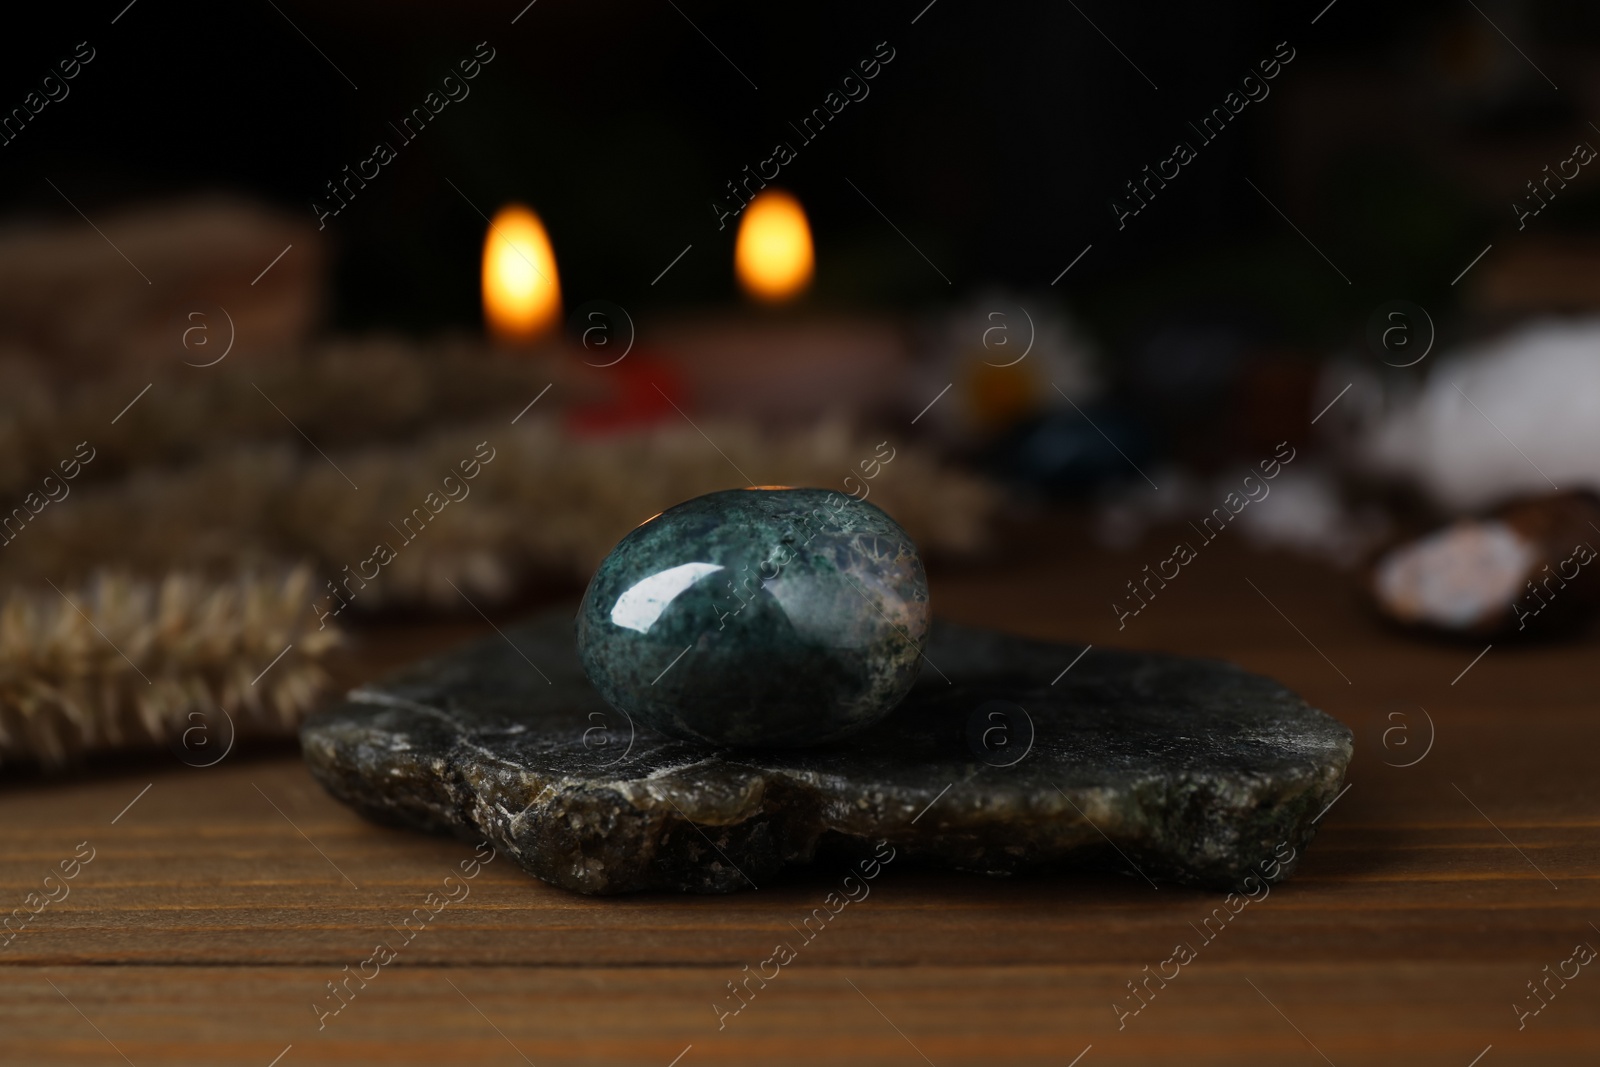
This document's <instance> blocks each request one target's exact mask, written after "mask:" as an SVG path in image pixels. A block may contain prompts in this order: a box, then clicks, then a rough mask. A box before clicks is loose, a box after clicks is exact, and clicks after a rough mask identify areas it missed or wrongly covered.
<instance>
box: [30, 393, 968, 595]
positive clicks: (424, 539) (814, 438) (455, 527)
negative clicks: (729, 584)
mask: <svg viewBox="0 0 1600 1067" xmlns="http://www.w3.org/2000/svg"><path fill="white" fill-rule="evenodd" d="M701 428H702V429H704V430H705V432H706V434H707V435H708V436H709V437H710V438H711V440H713V441H715V442H716V443H717V447H713V446H712V445H710V444H708V443H707V441H706V438H705V437H702V436H701V435H700V433H699V432H698V431H696V430H695V429H694V428H693V427H690V426H688V425H687V424H684V425H682V426H678V425H672V424H667V425H664V426H660V427H657V428H655V429H651V430H648V431H641V432H638V433H633V434H626V435H618V436H613V437H605V438H593V439H584V440H581V441H575V440H574V439H572V438H571V437H570V436H569V435H567V434H566V433H564V432H563V431H562V430H561V428H560V426H559V425H558V423H557V422H556V421H555V420H554V419H551V418H545V419H542V420H541V419H538V418H535V417H534V416H532V415H530V416H529V417H527V418H524V419H522V420H521V421H520V422H519V423H517V425H516V426H514V427H513V426H510V425H508V424H507V423H505V422H496V423H493V424H487V425H478V426H475V427H457V428H452V429H448V430H441V431H438V432H435V433H434V434H432V435H430V436H428V437H426V438H425V439H423V440H422V441H420V442H418V443H416V444H413V445H403V446H402V445H385V446H378V447H369V448H365V449H361V450H359V451H354V452H350V451H346V452H332V451H330V456H331V459H332V463H337V465H338V469H337V470H336V469H335V468H334V466H333V465H332V463H330V462H329V461H328V460H327V459H324V458H323V457H322V456H319V455H317V454H315V453H309V454H308V453H305V452H303V451H301V452H296V451H294V450H292V449H290V448H287V447H272V448H255V449H245V450H236V451H232V452H225V453H221V454H219V455H217V456H214V457H211V458H208V459H206V460H204V461H202V462H200V463H198V464H196V465H194V466H192V467H188V468H183V469H179V470H165V471H154V472H149V473H140V474H135V475H134V476H132V477H130V478H128V479H125V480H124V481H122V482H119V483H117V484H114V485H109V486H90V487H84V488H82V489H80V490H77V491H75V492H74V495H73V496H72V498H71V499H69V500H67V501H64V502H63V503H62V504H60V505H58V506H52V507H50V508H48V509H46V510H45V512H44V513H43V514H41V515H40V516H39V517H38V518H37V519H36V520H34V521H33V522H32V523H30V524H29V525H28V527H27V529H26V530H25V531H24V533H23V535H22V536H20V537H18V538H17V539H16V540H14V541H12V542H11V543H10V544H9V545H6V546H4V547H3V548H0V579H4V578H12V579H14V580H15V579H17V578H22V577H26V576H29V575H32V574H36V573H46V574H53V575H55V574H74V573H78V572H80V571H81V569H84V568H87V567H91V566H96V565H106V564H107V563H110V562H113V561H114V562H115V564H116V565H117V566H119V567H123V568H127V569H131V570H133V571H135V572H137V573H141V574H155V575H159V574H163V573H166V572H167V571H169V570H174V569H180V568H193V567H201V568H204V569H206V570H207V571H208V572H211V573H231V572H232V571H233V570H234V569H236V568H237V567H238V566H240V565H246V566H258V567H259V566H265V565H271V564H275V563H276V564H282V563H284V562H298V561H310V562H312V563H314V564H315V566H316V567H317V568H318V580H317V581H316V582H315V583H314V588H312V589H311V590H310V591H309V595H308V596H307V598H306V601H305V602H304V603H303V604H302V610H304V611H305V612H306V615H305V619H306V620H310V619H312V617H313V616H312V612H311V608H310V602H311V600H313V599H316V598H320V597H322V596H323V594H324V592H325V589H326V584H325V583H326V582H327V581H328V580H330V579H339V578H341V577H342V576H343V575H344V574H345V573H346V572H344V570H343V568H344V567H346V566H349V567H350V568H351V569H352V571H354V570H356V569H357V565H358V564H359V563H360V562H361V561H362V560H365V559H367V558H369V557H370V556H371V555H372V553H373V549H374V547H375V546H376V545H377V544H379V543H386V544H388V545H389V546H391V547H392V548H393V550H394V552H395V558H394V560H393V561H392V562H391V563H389V564H387V565H386V566H384V567H383V569H382V573H381V575H380V576H379V577H378V578H376V579H374V580H372V581H370V582H368V583H367V584H366V585H365V586H364V587H362V588H361V589H360V590H359V592H358V593H357V595H356V598H355V601H354V603H355V605H356V610H358V611H359V610H364V609H371V608H374V607H378V606H380V605H404V606H429V607H443V608H447V609H451V610H460V609H461V608H462V607H463V605H462V603H461V599H460V596H459V595H458V594H457V593H456V591H455V589H454V588H452V586H451V583H452V582H453V583H454V584H455V585H456V586H459V587H460V588H461V589H462V590H463V591H464V592H466V593H468V594H469V595H471V596H473V597H474V599H475V600H476V599H477V598H479V597H482V598H483V599H482V600H480V601H479V603H488V602H494V601H498V600H505V599H508V598H510V597H512V596H514V595H515V594H517V593H518V592H519V591H524V590H526V589H527V588H529V587H530V586H532V585H534V584H537V583H539V582H549V581H551V580H555V581H559V582H561V583H563V584H566V583H570V582H580V583H581V582H584V581H587V579H588V577H589V575H590V574H591V573H592V571H593V569H594V567H595V566H596V565H597V564H598V563H599V561H600V560H601V558H603V557H604V555H605V554H606V552H608V551H609V550H610V548H611V546H612V545H614V544H615V543H616V542H617V540H618V539H620V538H621V537H622V535H623V534H625V533H627V531H628V530H630V529H632V528H633V527H634V526H636V525H638V523H639V522H641V521H642V520H644V519H645V518H647V517H649V516H650V515H653V514H655V513H656V512H658V511H661V510H663V509H664V508H667V507H670V506H672V505H673V504H677V503H679V502H681V501H683V500H687V499H688V498H690V497H693V496H698V495H699V494H701V493H707V492H711V491H712V490H715V489H726V488H730V487H735V486H740V485H744V484H746V483H745V479H744V478H742V477H741V476H740V474H739V473H738V472H737V471H736V470H735V469H734V468H733V466H731V465H730V463H729V458H731V459H732V460H733V462H735V463H737V464H738V466H739V468H740V469H741V470H742V471H744V472H745V474H746V475H748V476H749V477H750V478H753V479H755V480H756V481H757V482H758V483H759V484H767V485H773V484H782V485H796V486H817V487H821V488H833V489H838V490H839V491H840V492H844V491H845V486H844V478H845V477H846V476H848V475H852V474H854V475H855V476H856V477H858V478H859V477H861V471H860V469H859V464H860V463H861V461H863V460H865V459H868V458H870V457H872V456H873V454H874V443H873V442H872V441H870V440H869V439H867V438H866V437H863V436H861V435H859V434H856V433H853V432H851V431H850V430H849V429H848V428H847V427H845V426H844V425H843V424H840V423H824V424H821V425H818V426H815V427H812V428H809V429H804V430H794V431H785V432H776V431H774V432H767V431H762V430H760V429H759V428H757V427H755V426H753V425H750V424H748V423H715V422H706V423H703V424H702V425H701ZM483 441H487V442H488V444H489V447H490V448H492V449H494V450H495V458H494V459H493V461H492V462H489V463H486V464H483V465H482V470H481V473H480V474H479V475H478V477H477V478H476V479H474V480H472V481H470V482H467V483H466V484H467V485H468V487H469V488H470V495H468V496H467V497H466V498H465V499H463V500H462V501H461V502H459V503H452V504H450V505H448V506H447V507H445V508H444V509H443V510H442V511H440V512H439V513H438V514H437V515H433V516H431V518H429V519H428V520H427V521H426V522H425V523H420V524H419V523H413V526H419V525H420V527H421V530H420V533H417V534H415V536H413V537H412V538H411V539H410V540H409V541H408V540H407V539H406V537H405V536H403V534H402V530H401V527H402V525H403V524H404V523H405V520H406V518H407V516H412V515H414V514H415V512H416V509H418V508H419V507H421V506H422V504H423V502H424V499H425V498H426V497H427V496H428V494H429V493H437V492H438V491H439V490H440V486H441V482H442V479H443V478H444V477H445V476H446V475H449V474H452V473H453V472H454V473H459V472H458V471H457V466H458V464H459V463H460V461H461V460H463V459H466V458H470V457H472V456H473V454H474V451H475V449H476V448H477V445H478V443H479V442H483ZM718 448H720V449H721V451H722V453H726V456H727V457H729V458H724V455H723V454H720V453H719V452H718ZM340 471H342V472H343V473H342V474H341V473H340ZM346 476H348V477H349V479H350V481H346V480H345V479H346ZM351 482H354V483H355V485H356V486H359V487H360V488H359V489H356V488H352V486H351ZM866 484H867V486H868V487H869V490H870V495H869V497H868V499H869V500H870V501H871V502H872V503H874V504H877V505H879V506H881V507H882V508H883V509H884V510H885V511H887V512H889V514H891V515H893V516H894V517H895V519H897V520H898V521H899V522H900V523H901V524H902V525H904V526H905V527H906V529H907V531H908V532H909V533H910V534H911V536H912V537H913V538H914V539H916V541H917V542H918V544H919V545H920V546H921V547H922V549H923V550H924V551H925V552H928V553H933V554H938V553H945V554H965V553H970V552H972V551H974V550H976V549H978V548H980V547H982V546H983V542H984V539H985V533H986V530H987V528H988V524H989V519H990V516H991V515H992V513H993V511H994V509H995V507H996V505H997V503H998V497H997V495H996V493H995V491H994V490H993V489H992V488H991V487H990V486H989V485H988V484H987V483H985V482H983V481H981V480H979V479H977V478H975V477H973V476H971V475H967V474H963V473H961V472H960V471H959V470H956V469H954V468H952V467H949V466H948V465H945V464H943V463H941V462H940V461H938V460H936V459H935V458H933V457H932V456H931V455H930V454H929V453H927V452H926V451H923V450H920V449H918V448H915V447H913V446H909V445H906V444H904V443H901V444H900V445H899V447H898V451H897V452H896V453H895V457H894V459H893V461H892V462H891V463H889V464H887V465H886V466H884V467H883V469H882V470H881V472H880V473H879V474H878V476H877V477H876V479H874V480H872V481H870V482H867V483H866ZM856 485H857V483H856V482H852V483H851V487H855V486H856ZM857 491H858V492H859V489H858V490H857ZM423 515H424V516H426V515H427V511H426V510H425V509H424V511H423ZM152 516H160V517H162V518H161V519H160V520H158V521H151V517H152Z"/></svg>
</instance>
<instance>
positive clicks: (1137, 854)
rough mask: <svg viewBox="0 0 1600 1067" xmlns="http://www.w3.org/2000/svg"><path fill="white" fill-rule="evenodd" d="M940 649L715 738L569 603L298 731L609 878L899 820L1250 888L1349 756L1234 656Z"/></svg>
mask: <svg viewBox="0 0 1600 1067" xmlns="http://www.w3.org/2000/svg"><path fill="white" fill-rule="evenodd" d="M924 652H925V654H926V655H925V663H924V665H923V669H922V674H921V677H920V678H919V679H918V681H917V683H916V686H915V687H914V688H913V689H912V691H911V694H910V696H908V697H907V698H906V700H905V701H904V703H902V704H901V705H900V706H899V707H898V708H896V709H895V711H894V712H893V713H892V714H890V715H889V717H888V718H886V719H885V720H883V721H882V722H880V723H878V724H877V725H875V726H873V727H871V728H870V729H869V730H867V731H866V732H864V733H861V734H857V735H855V736H853V737H850V738H847V739H845V740H843V741H838V742H835V743H833V744H830V745H827V746H823V747H819V748H809V749H785V750H771V751H749V750H741V751H734V750H728V749H712V748H706V747H703V746H700V745H695V744H691V743H688V742H684V741H677V740H673V739H671V738H668V737H665V736H663V735H661V734H657V733H655V732H653V731H651V730H649V729H648V728H646V727H645V726H643V725H642V724H641V725H637V726H634V725H633V724H631V723H629V722H628V721H627V719H626V718H625V717H624V716H623V715H622V714H621V713H620V712H617V711H614V710H612V709H611V708H610V707H609V706H608V705H607V704H606V703H605V702H604V701H602V700H601V699H600V697H599V696H598V694H597V693H596V692H595V690H594V688H593V687H592V686H591V685H590V684H589V682H588V680H587V679H586V678H585V677H584V675H583V672H582V669H581V668H580V667H579V664H578V658H577V652H576V648H575V645H574V641H573V620H572V614H571V612H570V611H555V612H548V613H545V614H541V615H538V616H536V617H534V618H533V619H531V620H529V621H528V622H526V623H523V624H521V625H518V626H515V627H511V628H508V629H506V631H505V633H504V635H503V636H496V637H491V638H486V639H484V640H482V641H480V642H477V643H475V644H472V645H468V646H466V647H464V648H461V649H459V650H457V651H454V652H451V653H449V654H447V655H444V656H442V657H440V658H437V659H434V660H431V661H428V662H424V663H421V664H418V665H416V666H414V667H411V668H408V669H407V670H405V671H403V672H401V673H399V674H397V675H394V676H392V677H390V678H388V679H386V680H385V681H383V682H380V683H378V684H375V685H370V686H365V687H362V688H360V689H357V690H355V691H353V692H352V693H350V694H349V696H348V698H347V699H346V700H345V701H344V702H343V703H341V704H339V705H337V706H335V707H332V708H329V709H327V710H325V711H322V712H319V713H317V714H315V715H313V716H312V717H311V718H309V719H308V720H307V721H306V722H305V724H304V725H303V726H302V727H301V731H300V739H301V744H302V748H303V750H304V753H305V758H306V762H307V764H308V765H309V766H310V768H311V772H312V773H313V774H314V775H315V776H316V777H317V779H318V780H319V781H320V782H321V783H322V784H323V786H324V787H326V788H327V790H328V791H329V792H330V793H332V794H333V795H334V796H335V797H337V798H338V799H340V800H342V801H344V802H345V803H346V804H349V805H350V806H351V807H353V808H355V809H357V810H358V811H360V812H362V813H363V814H365V815H367V816H369V817H371V818H373V819H376V820H379V821H382V822H385V823H390V824H398V825H401V826H407V827H412V828H415V829H418V830H425V831H432V832H438V833H448V834H454V835H456V836H459V837H462V838H467V839H471V840H482V839H485V838H487V839H488V840H489V841H490V842H492V843H493V844H494V846H495V847H496V848H498V849H500V850H501V851H502V852H503V853H505V854H508V855H510V856H512V857H513V858H515V860H516V861H517V862H518V863H519V864H520V865H521V866H522V867H523V869H524V870H526V871H528V873H530V874H532V875H534V876H535V877H538V878H541V879H543V880H545V881H547V882H551V883H553V884H555V885H559V886H563V887H565V888H567V889H572V890H576V891H578V892H580V893H602V894H605V893H627V892H634V891H639V890H658V891H659V890H675V891H682V892H694V893H728V892H733V891H736V890H740V889H749V888H752V887H756V886H759V885H760V884H762V882H763V881H764V880H766V879H770V878H772V877H773V876H774V875H776V874H777V872H779V871H780V870H781V869H783V868H784V867H786V866H789V865H792V864H805V863H809V862H810V861H811V860H812V859H813V857H815V856H816V855H818V854H819V851H820V852H832V853H834V854H843V855H847V856H848V855H856V854H859V855H867V854H869V853H870V851H871V850H872V849H873V847H874V846H875V845H876V844H877V843H878V842H882V841H887V842H889V844H890V845H892V846H893V847H894V849H895V855H896V856H905V857H909V858H910V859H911V860H913V861H921V862H925V863H931V864H938V865H945V866H949V867H954V868H959V869H961V870H967V871H975V872H983V873H987V874H1020V873H1024V872H1029V871H1043V870H1060V869H1063V868H1076V869H1092V870H1107V869H1111V870H1121V871H1125V872H1127V873H1129V874H1130V875H1131V876H1132V877H1134V878H1143V879H1146V880H1150V881H1152V882H1155V881H1162V880H1166V881H1176V882H1183V883H1189V884H1193V885H1201V886H1207V887H1217V888H1233V887H1244V888H1248V887H1249V883H1247V882H1246V879H1248V878H1250V877H1251V876H1252V875H1253V876H1254V877H1256V878H1259V879H1262V880H1264V881H1269V882H1271V881H1278V880H1281V879H1282V878H1284V877H1286V876H1287V875H1288V874H1289V873H1290V871H1292V870H1293V868H1294V866H1295V865H1296V863H1298V861H1299V858H1300V856H1301V854H1302V853H1303V852H1304V849H1305V846H1306V845H1307V844H1308V843H1309V841H1310V839H1311V837H1312V835H1313V833H1314V832H1315V820H1316V819H1317V818H1318V817H1319V816H1320V815H1321V814H1322V812H1323V811H1324V810H1325V809H1326V807H1327V806H1328V805H1329V804H1331V803H1332V802H1333V800H1334V798H1335V797H1336V796H1337V795H1338V793H1339V790H1340V788H1341V783H1342V782H1343V779H1344V774H1345V768H1346V767H1347V766H1348V765H1349V762H1350V756H1351V735H1350V731H1349V730H1348V729H1347V728H1346V727H1345V726H1343V725H1342V724H1340V723H1338V722H1336V721H1335V720H1333V719H1332V718H1330V717H1329V716H1327V715H1325V714H1323V713H1322V712H1320V711H1318V710H1316V709H1315V708H1312V707H1310V706H1309V705H1307V704H1306V703H1305V701H1303V700H1301V699H1300V698H1299V697H1298V696H1296V695H1295V694H1294V693H1291V692H1290V691H1288V690H1287V689H1285V688H1284V687H1282V686H1281V685H1278V684H1277V683H1276V682H1273V681H1270V680H1268V679H1266V678H1262V677H1259V676H1257V675H1253V674H1250V673H1248V672H1246V671H1244V670H1242V669H1241V668H1239V667H1236V666H1234V665H1232V664H1228V663H1222V662H1218V661H1214V660H1201V659H1191V658H1184V657H1178V656H1167V655H1157V654H1153V653H1141V652H1125V651H1118V650H1114V649H1104V648H1093V649H1091V650H1089V651H1088V652H1087V653H1085V654H1083V655H1082V656H1081V658H1080V653H1083V652H1084V649H1083V646H1074V645H1058V644H1051V643H1048V642H1041V641H1032V640H1027V639H1024V638H1020V637H1014V636H1010V635H1007V634H1003V633H998V632H995V631H991V630H980V629H972V628H968V627H962V626H956V625H953V624H950V623H944V622H940V621H937V620H936V621H935V623H934V626H933V632H932V637H931V638H930V640H929V642H928V644H927V646H926V647H925V649H924ZM690 654H692V653H690ZM1069 665H1070V669H1067V668H1068V667H1069ZM1063 672H1064V673H1063Z"/></svg>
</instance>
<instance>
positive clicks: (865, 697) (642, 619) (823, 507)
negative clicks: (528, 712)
mask: <svg viewBox="0 0 1600 1067" xmlns="http://www.w3.org/2000/svg"><path fill="white" fill-rule="evenodd" d="M930 621H931V616H930V614H929V610H928V580H927V577H926V576H925V575H924V573H923V569H922V559H921V557H920V556H919V555H918V553H917V548H916V545H914V544H912V542H911V537H910V536H909V535H908V534H907V533H906V532H905V530H903V529H902V528H901V527H900V524H899V523H897V522H895V521H894V520H893V519H891V518H890V517H889V516H888V515H887V514H886V513H884V511H883V510H882V509H880V508H878V507H877V506H876V505H874V504H869V503H866V502H865V501H860V500H854V499H852V498H850V497H848V496H845V495H844V494H842V493H837V492H830V491H828V490H825V489H790V488H786V487H760V488H751V489H728V490H724V491H722V492H718V493H707V494H706V495H705V496H699V497H695V498H694V499H693V500H688V501H685V502H684V503H682V504H679V505H677V506H676V507H672V508H668V509H667V510H666V511H664V512H662V513H661V514H660V515H657V516H655V517H654V518H652V519H649V520H647V521H646V522H644V523H641V524H640V525H639V526H638V527H637V528H635V529H634V530H632V531H630V532H629V533H628V535H627V536H626V537H624V538H623V539H622V540H621V541H620V542H619V543H618V544H617V546H616V547H615V548H613V549H612V550H611V552H610V554H609V555H607V556H606V558H605V560H604V561H603V562H602V563H601V564H600V567H599V569H598V570H597V571H596V572H595V575H594V578H593V580H592V581H590V583H589V588H588V589H587V591H585V593H584V596H583V604H582V605H581V606H580V607H579V609H578V625H577V639H578V656H579V659H580V660H581V661H582V663H583V667H584V671H585V672H586V673H587V675H588V677H589V680H590V681H591V682H593V683H594V687H595V688H596V689H597V690H599V692H600V695H601V696H602V697H604V698H605V700H606V702H607V703H609V704H610V705H611V706H612V707H614V708H617V709H619V710H620V711H622V712H623V713H625V714H627V715H629V716H630V717H632V718H633V719H635V720H637V721H638V722H640V723H641V724H644V725H648V726H652V727H654V728H655V729H657V730H660V731H661V732H662V733H665V734H670V735H671V736H673V737H676V738H679V739H681V740H685V741H699V742H703V743H706V744H711V745H728V746H732V747H735V748H752V747H755V748H768V747H773V748H794V747H802V746H806V745H816V744H822V743H824V742H828V741H835V740H838V739H839V738H842V737H846V736H848V735H850V734H854V733H857V732H858V731H860V730H863V729H865V728H867V727H868V726H870V725H872V724H873V723H875V722H877V721H878V720H879V719H882V718H883V717H884V716H885V715H887V714H888V713H889V711H890V710H891V709H892V708H893V707H894V706H895V705H896V704H898V703H899V702H900V701H901V699H902V698H904V697H905V695H906V693H907V692H908V691H909V690H910V689H911V686H912V683H913V682H915V681H916V679H917V669H918V667H919V666H920V662H921V661H920V657H919V656H918V651H917V650H918V649H920V648H921V647H922V645H923V642H924V641H926V640H927V636H928V625H929V622H930Z"/></svg>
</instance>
